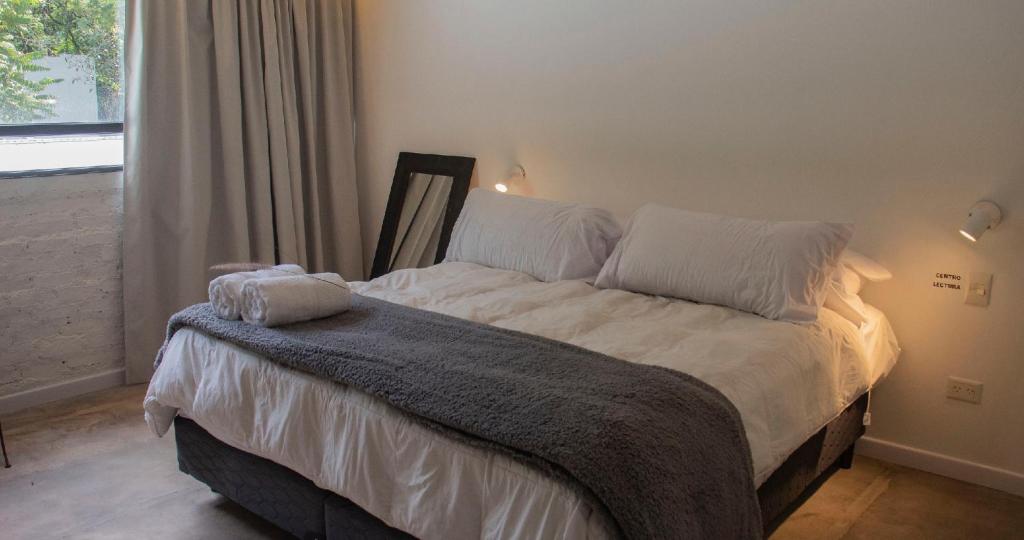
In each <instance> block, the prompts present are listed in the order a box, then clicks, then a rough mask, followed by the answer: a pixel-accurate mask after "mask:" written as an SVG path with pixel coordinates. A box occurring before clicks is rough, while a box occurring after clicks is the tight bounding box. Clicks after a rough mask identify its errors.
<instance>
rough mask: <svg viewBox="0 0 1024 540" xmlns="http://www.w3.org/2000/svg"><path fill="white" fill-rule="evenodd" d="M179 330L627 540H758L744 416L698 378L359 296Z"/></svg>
mask: <svg viewBox="0 0 1024 540" xmlns="http://www.w3.org/2000/svg"><path fill="white" fill-rule="evenodd" d="M182 327H191V328H194V329H196V330H198V331H200V332H203V333H205V334H208V335H210V336H212V337H215V338H218V339H221V340H224V341H228V342H231V343H234V344H236V345H238V346H240V347H243V348H245V349H248V350H251V351H253V352H254V353H257V354H259V355H262V356H264V357H266V358H268V359H270V360H272V361H275V362H278V363H280V364H282V365H285V366H288V367H291V368H295V369H299V370H302V371H306V372H309V373H312V374H314V375H317V376H320V377H324V378H326V379H330V380H333V381H337V382H339V383H344V384H348V385H352V386H355V387H357V388H359V389H361V390H364V391H366V392H368V393H370V394H373V395H376V396H379V397H380V398H382V399H384V400H386V401H388V402H389V403H391V404H392V405H394V406H395V407H397V408H399V409H401V410H403V411H404V412H406V413H408V414H410V415H412V416H413V417H414V418H416V419H417V420H418V421H420V422H422V423H424V424H426V425H428V426H430V427H432V428H434V429H442V430H445V431H447V432H448V433H450V434H451V435H452V436H456V437H459V438H462V439H464V440H467V441H470V442H471V443H473V444H477V445H482V446H485V447H488V448H493V449H495V450H498V451H502V452H506V453H508V454H509V455H511V456H513V457H514V458H515V459H517V460H520V461H523V462H525V463H528V464H529V465H531V466H534V467H538V468H540V469H541V470H543V471H545V472H547V473H549V474H552V475H555V476H556V477H558V478H559V479H561V480H563V481H565V482H567V483H568V484H569V485H570V487H572V488H573V489H575V490H576V491H577V493H579V494H581V495H582V496H584V497H585V498H586V499H588V500H590V501H592V502H594V503H596V504H598V506H597V508H598V509H599V511H605V512H607V514H608V515H610V516H611V518H612V519H613V521H614V523H615V524H616V525H617V526H618V527H619V528H620V530H619V531H617V532H618V533H620V534H622V535H624V536H625V537H627V538H716V539H717V538H758V537H760V536H761V535H762V525H761V518H760V512H759V509H758V503H757V494H756V490H755V487H754V482H753V468H752V465H751V459H750V449H749V447H748V446H747V440H746V435H745V433H744V431H743V425H742V423H741V421H740V416H739V413H738V412H737V411H736V409H735V407H733V405H732V404H731V403H730V402H729V401H728V399H726V398H725V396H723V395H722V394H721V393H720V392H718V391H717V390H715V389H714V388H712V387H711V386H709V385H707V384H705V383H703V382H701V381H699V380H697V379H695V378H693V377H691V376H689V375H686V374H683V373H680V372H677V371H673V370H669V369H665V368H659V367H653V366H644V365H639V364H632V363H629V362H624V361H622V360H617V359H615V358H611V357H609V356H605V355H602V354H598V353H595V352H592V351H588V350H585V349H582V348H580V347H576V346H574V345H569V344H566V343H562V342H558V341H554V340H550V339H546V338H541V337H537V336H532V335H528V334H523V333H520V332H514V331H509V330H504V329H500V328H495V327H491V326H487V325H484V324H479V323H474V322H470V321H466V320H462V319H458V318H454V317H449V316H445V315H440V314H437V313H431V312H427V311H423V310H418V309H413V308H409V307H405V306H400V305H396V304H392V303H388V302H384V301H381V300H376V299H372V298H368V297H363V296H358V295H355V296H354V298H353V305H352V309H350V310H349V311H348V312H346V313H342V314H340V315H337V316H334V317H331V318H328V319H321V320H317V321H310V322H306V323H300V324H294V325H290V326H285V327H279V328H269V329H268V328H261V327H257V326H253V325H249V324H246V323H243V322H238V321H226V320H222V319H219V318H217V317H216V316H215V315H214V312H213V310H212V309H211V308H210V306H209V304H198V305H195V306H192V307H190V308H187V309H185V310H183V311H181V312H179V313H177V314H175V315H174V316H173V317H171V320H170V323H169V325H168V331H167V336H168V339H170V337H171V336H172V335H173V334H174V333H175V332H176V331H177V330H178V329H180V328H182ZM159 362H160V358H159V357H158V358H157V363H158V364H159ZM602 507H603V508H602Z"/></svg>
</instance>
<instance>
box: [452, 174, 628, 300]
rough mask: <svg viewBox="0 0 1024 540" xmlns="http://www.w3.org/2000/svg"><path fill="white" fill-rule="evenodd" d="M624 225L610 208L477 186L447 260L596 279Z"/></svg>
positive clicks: (544, 276) (540, 275) (545, 276)
mask: <svg viewBox="0 0 1024 540" xmlns="http://www.w3.org/2000/svg"><path fill="white" fill-rule="evenodd" d="M620 236H622V228H621V227H620V226H619V224H618V222H617V221H616V220H615V218H614V217H613V216H612V215H611V213H609V212H608V211H607V210H602V209H600V208H592V207H589V206H584V205H581V204H573V203H564V202H556V201H545V200H541V199H531V198H527V197H517V196H515V195H508V194H502V193H497V192H494V191H489V190H485V189H474V190H473V191H471V192H470V193H469V196H468V197H467V198H466V204H465V206H463V208H462V213H461V214H459V219H458V221H456V222H455V230H454V231H453V232H452V237H451V241H450V242H449V243H448V252H447V254H446V256H445V260H446V261H463V262H471V263H477V264H482V265H484V266H490V267H493V268H503V269H505V270H515V271H517V272H524V273H526V274H530V275H531V276H533V277H535V278H537V279H540V280H542V281H558V280H563V279H593V278H594V277H595V276H597V273H598V272H599V271H601V267H602V266H603V265H604V262H605V260H607V259H608V255H609V254H611V252H612V249H614V247H615V243H616V242H618V240H619V237H620Z"/></svg>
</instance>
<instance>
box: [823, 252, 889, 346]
mask: <svg viewBox="0 0 1024 540" xmlns="http://www.w3.org/2000/svg"><path fill="white" fill-rule="evenodd" d="M862 278H863V279H862ZM891 278H892V273H891V272H889V270H887V269H886V268H885V267H884V266H882V265H881V264H879V263H877V262H875V261H874V260H872V259H870V258H868V257H867V256H865V255H862V254H860V253H858V252H856V251H854V250H852V249H847V250H845V251H843V254H842V256H840V257H839V266H838V268H836V271H835V272H834V273H833V274H832V282H831V283H829V285H828V291H827V293H826V296H825V304H824V305H825V307H827V308H829V309H831V310H832V311H835V312H836V313H838V314H840V315H842V316H843V317H845V318H846V319H848V320H849V321H850V322H852V323H853V324H855V325H857V326H858V327H859V326H860V325H862V324H864V321H866V320H867V318H868V316H867V310H866V309H865V307H864V301H863V300H861V298H860V296H858V293H859V292H860V290H861V288H862V287H863V284H864V279H867V280H869V281H885V280H887V279H891Z"/></svg>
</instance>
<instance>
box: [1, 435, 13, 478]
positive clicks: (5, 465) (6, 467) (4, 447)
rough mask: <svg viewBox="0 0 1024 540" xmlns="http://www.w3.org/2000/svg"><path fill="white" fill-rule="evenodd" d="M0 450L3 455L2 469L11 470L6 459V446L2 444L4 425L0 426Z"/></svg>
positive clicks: (9, 462)
mask: <svg viewBox="0 0 1024 540" xmlns="http://www.w3.org/2000/svg"><path fill="white" fill-rule="evenodd" d="M0 450H2V451H3V453H4V468H5V469H10V468H11V460H9V459H7V445H6V444H4V425H3V424H0Z"/></svg>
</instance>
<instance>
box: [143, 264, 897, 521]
mask: <svg viewBox="0 0 1024 540" xmlns="http://www.w3.org/2000/svg"><path fill="white" fill-rule="evenodd" d="M351 286H352V290H353V291H354V292H357V293H360V294H364V295H367V296H373V297H377V298H381V299H384V300H388V301H391V302H395V303H399V304H405V305H408V306H413V307H417V308H421V309H427V310H430V311H436V312H440V313H445V314H448V315H453V316H456V317H461V318H465V319H470V320H474V321H478V322H482V323H487V324H491V325H494V326H500V327H503V328H509V329H514V330H518V331H522V332H527V333H531V334H537V335H542V336H545V337H548V338H553V339H557V340H561V341H565V342H569V343H573V344H576V345H579V346H581V347H584V348H587V349H591V350H594V351H598V352H601V353H604V354H608V355H610V356H614V357H617V358H621V359H623V360H627V361H630V362H637V363H641V364H651V365H659V366H664V367H669V368H672V369H677V370H679V371H683V372H686V373H689V374H691V375H694V376H696V377H698V378H700V379H702V380H704V381H705V382H707V383H709V384H711V385H712V386H714V387H715V388H717V389H718V390H720V391H721V392H722V393H723V394H725V395H726V396H727V397H728V398H729V399H730V400H731V401H732V403H733V404H734V405H735V406H736V408H737V409H738V410H739V412H740V414H741V416H742V418H743V423H744V427H745V428H746V433H747V438H748V440H749V443H750V449H751V454H752V457H753V463H754V472H755V480H756V482H757V484H758V485H760V484H761V483H762V482H763V481H764V480H765V479H766V478H767V477H768V476H769V475H770V474H771V473H772V472H773V471H774V470H775V469H776V468H777V467H778V466H779V465H780V464H781V463H782V461H784V460H785V459H786V457H788V455H789V454H790V453H791V452H792V451H793V450H795V449H796V448H797V447H798V446H799V445H800V444H802V443H803V442H804V441H805V440H806V439H807V438H808V437H809V436H810V435H812V434H813V433H815V432H816V431H817V430H819V429H820V428H821V427H822V426H823V425H824V424H826V423H827V422H828V421H830V420H831V419H832V418H833V417H835V416H836V415H837V414H838V413H839V412H840V411H842V410H843V409H844V408H845V407H846V406H847V405H848V404H849V403H850V402H851V401H852V400H854V399H855V398H856V397H857V396H859V395H860V394H861V393H863V392H864V391H865V390H867V389H868V388H869V387H870V386H871V385H872V384H873V383H874V382H876V381H877V380H878V378H880V377H881V376H883V375H884V374H885V373H887V372H888V371H889V369H891V367H892V364H893V363H895V361H896V356H897V354H898V348H897V346H896V342H895V339H894V337H893V334H892V330H891V328H890V326H889V324H888V321H887V320H886V319H885V317H884V316H883V315H882V314H881V313H880V312H879V311H878V310H875V309H874V308H871V307H870V306H868V312H869V315H870V317H869V320H868V322H867V323H865V324H864V325H863V326H862V327H861V328H860V329H858V328H856V327H855V326H854V325H853V324H852V323H850V322H849V321H847V320H846V319H843V318H841V317H839V316H838V315H837V314H835V313H834V312H831V311H829V310H822V313H821V316H820V317H819V321H818V322H817V323H815V324H813V325H796V324H791V323H786V322H779V321H770V320H767V319H763V318H761V317H758V316H755V315H751V314H747V313H742V312H739V311H736V310H733V309H729V308H724V307H718V306H711V305H701V304H694V303H691V302H685V301H681V300H671V299H666V298H659V297H651V296H644V295H639V294H634V293H629V292H624V291H618V290H599V289H595V288H594V287H592V286H591V285H589V284H587V283H585V282H583V281H561V282H555V283H545V282H540V281H537V280H535V279H534V278H532V277H530V276H528V275H526V274H522V273H518V272H509V271H503V270H495V269H491V268H486V267H483V266H478V265H474V264H469V263H444V264H439V265H436V266H433V267H430V268H424V269H411V270H401V271H397V272H393V273H391V274H388V275H386V276H383V277H381V278H378V279H376V280H373V281H370V282H365V283H352V284H351ZM145 409H146V420H147V422H148V423H149V425H150V426H151V427H152V428H153V430H154V431H155V432H156V433H157V434H158V435H163V434H164V433H166V431H167V430H168V428H169V427H170V424H171V421H172V420H173V418H174V415H175V414H183V415H185V416H187V417H189V418H192V419H193V420H195V421H196V422H197V423H199V424H200V425H201V426H202V427H203V428H204V429H206V430H207V431H208V432H210V433H211V434H213V435H214V436H215V437H217V438H218V439H220V440H222V441H224V442H226V443H228V444H230V445H232V446H235V447H237V448H241V449H243V450H245V451H248V452H250V453H253V454H256V455H259V456H262V457H265V458H267V459H270V460H272V461H275V462H277V463H280V464H282V465H284V466H286V467H289V468H291V469H292V470H294V471H296V472H298V473H300V474H302V475H304V476H306V477H307V478H309V479H311V480H312V481H313V482H314V483H316V484H317V485H318V486H320V487H322V488H325V489H328V490H330V491H333V492H336V493H338V494H340V495H342V496H344V497H346V498H348V499H350V500H352V501H353V502H355V503H356V504H358V505H360V506H361V507H363V508H364V509H366V510H367V511H368V512H370V513H372V514H374V515H375V516H377V517H378V518H380V519H382V520H383V521H385V522H387V523H388V524H390V525H391V526H393V527H397V528H400V529H402V530H404V531H406V532H409V533H411V534H413V535H415V536H418V537H421V538H603V537H606V536H608V535H609V533H608V531H609V530H610V529H609V527H608V525H607V523H606V522H605V521H604V520H605V517H604V516H603V515H602V514H601V513H600V512H594V511H593V509H592V508H590V507H589V505H588V504H587V503H586V502H584V501H583V500H581V499H579V498H578V497H576V495H575V494H574V493H573V492H572V491H571V490H570V489H568V488H567V487H566V486H563V485H560V484H558V483H557V482H555V481H553V480H551V479H549V478H548V477H546V476H544V475H543V474H541V473H538V472H536V471H534V470H532V469H530V468H528V467H525V466H522V465H520V464H518V463H516V462H514V461H512V460H510V459H509V458H507V457H505V456H503V455H496V454H493V453H488V452H486V451H483V450H480V449H477V448H472V447H469V446H466V445H464V444H460V443H458V442H454V441H452V440H449V439H446V438H445V437H443V436H440V435H439V434H437V433H435V432H433V431H430V430H428V429H425V428H423V427H421V426H419V425H418V424H416V423H414V422H410V421H409V420H408V419H407V418H406V417H404V416H403V415H401V414H399V413H397V411H395V410H394V409H393V408H391V407H390V406H389V405H387V404H386V403H384V402H382V401H381V400H379V399H376V398H373V397H371V396H368V395H366V394H364V393H363V392H360V391H358V390H356V389H353V388H350V387H347V386H344V385H340V384H337V383H332V382H327V381H324V380H321V379H317V378H315V377H312V376H309V375H306V374H303V373H300V372H297V371H294V370H291V369H287V368H283V367H280V366H279V365H277V364H275V363H273V362H269V361H266V360H264V359H262V358H260V357H259V356H257V355H255V354H252V353H250V352H248V351H245V350H243V349H241V348H238V347H236V346H233V345H230V344H227V343H224V342H220V341H218V340H215V339H212V338H209V337H207V336H205V335H203V334H200V333H198V332H195V331H192V330H182V331H179V332H178V333H177V334H175V336H174V338H173V339H172V340H171V342H170V343H169V344H168V347H167V350H166V352H165V354H164V359H163V363H162V364H161V366H160V368H159V369H158V370H157V371H156V373H155V375H154V377H153V379H152V381H151V383H150V387H149V391H148V393H147V396H146V401H145ZM623 466H628V465H627V464H624V465H623ZM680 489H686V486H680Z"/></svg>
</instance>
